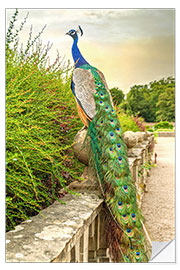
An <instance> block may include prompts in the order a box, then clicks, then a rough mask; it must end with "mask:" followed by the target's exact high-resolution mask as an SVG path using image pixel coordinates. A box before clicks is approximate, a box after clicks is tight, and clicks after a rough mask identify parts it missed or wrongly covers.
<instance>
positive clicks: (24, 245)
mask: <svg viewBox="0 0 180 270" xmlns="http://www.w3.org/2000/svg"><path fill="white" fill-rule="evenodd" d="M63 202H65V203H66V204H61V203H60V202H55V203H54V204H53V205H51V206H49V207H48V208H47V209H44V210H42V211H41V213H40V214H38V215H37V216H34V217H32V218H31V219H29V220H27V221H25V222H23V223H21V225H18V226H16V229H15V230H13V231H10V232H8V233H7V234H6V261H7V262H52V261H57V260H58V261H66V258H67V257H68V256H70V255H68V253H69V252H71V250H72V248H73V247H74V246H75V245H76V243H78V242H79V241H80V239H81V237H82V236H84V233H85V232H86V231H87V230H88V229H89V226H90V224H92V222H93V221H94V219H95V218H96V216H97V215H98V214H99V212H100V210H101V208H102V203H103V200H102V199H99V198H98V196H97V195H93V194H87V193H84V194H79V196H78V195H71V194H67V195H66V196H65V197H64V198H63ZM86 234H87V233H86ZM84 248H85V247H84ZM86 248H87V247H86ZM86 253H87V252H86ZM83 254H84V253H83V252H82V256H83ZM85 260H86V261H87V255H86V258H82V261H85Z"/></svg>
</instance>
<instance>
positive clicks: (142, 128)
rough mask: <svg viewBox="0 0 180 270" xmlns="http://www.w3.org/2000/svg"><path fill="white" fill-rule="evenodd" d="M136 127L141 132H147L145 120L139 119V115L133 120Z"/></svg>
mask: <svg viewBox="0 0 180 270" xmlns="http://www.w3.org/2000/svg"><path fill="white" fill-rule="evenodd" d="M133 120H134V122H135V123H136V125H137V126H138V127H139V129H140V131H143V132H144V131H145V130H146V126H145V124H144V119H143V118H142V117H139V116H138V114H137V115H136V116H135V117H134V118H133Z"/></svg>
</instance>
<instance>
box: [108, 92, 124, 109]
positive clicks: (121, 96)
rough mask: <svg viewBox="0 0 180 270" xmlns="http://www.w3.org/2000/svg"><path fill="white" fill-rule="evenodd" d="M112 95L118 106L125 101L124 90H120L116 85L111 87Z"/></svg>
mask: <svg viewBox="0 0 180 270" xmlns="http://www.w3.org/2000/svg"><path fill="white" fill-rule="evenodd" d="M110 92H111V96H112V99H113V102H114V104H115V105H116V106H118V105H120V104H121V102H122V101H124V97H125V95H124V93H123V91H122V90H120V89H119V88H118V87H114V88H112V89H110Z"/></svg>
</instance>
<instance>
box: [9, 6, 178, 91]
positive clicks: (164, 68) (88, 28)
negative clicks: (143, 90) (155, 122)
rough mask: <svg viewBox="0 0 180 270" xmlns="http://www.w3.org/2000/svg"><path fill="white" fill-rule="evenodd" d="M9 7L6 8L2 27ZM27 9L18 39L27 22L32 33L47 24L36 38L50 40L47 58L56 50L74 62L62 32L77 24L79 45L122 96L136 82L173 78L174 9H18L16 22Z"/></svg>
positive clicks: (23, 34)
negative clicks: (121, 92) (80, 32)
mask: <svg viewBox="0 0 180 270" xmlns="http://www.w3.org/2000/svg"><path fill="white" fill-rule="evenodd" d="M14 11H15V10H14V9H6V23H7V26H8V25H9V21H10V19H11V16H12V15H13V13H14ZM28 12H29V16H28V19H27V22H26V24H25V26H24V28H23V30H22V32H21V35H20V38H21V39H20V43H21V42H22V43H25V44H26V41H27V38H28V36H29V31H30V27H31V25H32V26H33V35H34V37H35V36H36V35H37V34H38V33H39V32H40V31H41V29H42V28H43V26H44V25H47V26H46V28H45V30H44V32H43V34H42V36H41V39H42V41H43V44H47V43H48V42H50V43H52V44H53V46H52V48H51V50H50V51H49V56H50V59H51V61H52V62H53V61H54V60H55V58H56V55H57V50H58V51H59V54H60V56H61V57H62V58H63V57H64V61H67V60H68V59H69V60H70V61H71V64H73V59H72V55H71V47H72V42H73V40H72V38H71V37H69V36H68V35H65V33H66V32H67V31H68V30H70V29H77V27H78V25H80V26H81V27H82V29H83V31H84V34H83V36H82V37H79V42H78V46H79V49H80V51H81V53H82V55H83V56H84V58H85V59H86V60H87V61H88V62H89V63H90V64H91V65H92V66H95V67H97V68H98V69H100V70H101V71H102V72H103V73H104V75H105V78H106V81H107V83H108V86H109V88H113V87H118V88H119V89H121V90H123V92H124V93H125V94H126V93H127V92H128V91H129V90H130V88H131V87H132V86H133V85H135V84H146V83H149V82H150V81H154V80H159V79H162V78H167V77H168V76H175V10H174V9H147V8H146V9H19V15H18V20H17V22H16V24H17V26H18V25H20V23H21V22H22V21H23V19H24V17H25V16H26V14H27V13H28Z"/></svg>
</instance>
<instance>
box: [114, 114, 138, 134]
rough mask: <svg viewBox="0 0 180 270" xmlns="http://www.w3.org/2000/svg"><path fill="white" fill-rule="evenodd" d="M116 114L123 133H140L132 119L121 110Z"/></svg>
mask: <svg viewBox="0 0 180 270" xmlns="http://www.w3.org/2000/svg"><path fill="white" fill-rule="evenodd" d="M117 114H118V118H119V121H120V124H121V127H122V130H123V132H125V131H128V130H131V131H133V132H136V131H141V129H140V128H139V126H138V125H137V124H136V122H135V121H134V120H133V119H134V117H132V116H130V115H128V114H126V113H124V111H123V110H118V111H117Z"/></svg>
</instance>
